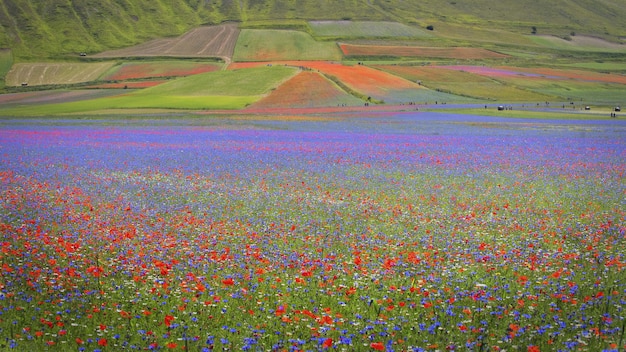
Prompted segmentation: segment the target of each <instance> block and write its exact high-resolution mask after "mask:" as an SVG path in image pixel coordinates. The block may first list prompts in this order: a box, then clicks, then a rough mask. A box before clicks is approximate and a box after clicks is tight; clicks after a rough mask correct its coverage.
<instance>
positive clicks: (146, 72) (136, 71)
mask: <svg viewBox="0 0 626 352" xmlns="http://www.w3.org/2000/svg"><path fill="white" fill-rule="evenodd" d="M221 68H222V65H219V64H214V63H202V62H190V61H154V62H145V61H142V62H126V63H124V64H121V65H117V66H115V67H112V68H111V70H109V72H107V73H106V74H104V75H103V76H102V79H103V80H116V81H123V80H128V79H145V78H154V77H184V76H190V75H195V74H199V73H205V72H213V71H217V70H219V69H221Z"/></svg>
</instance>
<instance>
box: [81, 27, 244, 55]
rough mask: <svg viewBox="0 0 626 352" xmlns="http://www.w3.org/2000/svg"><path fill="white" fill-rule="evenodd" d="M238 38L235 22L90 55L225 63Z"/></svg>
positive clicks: (231, 53) (200, 28)
mask: <svg viewBox="0 0 626 352" xmlns="http://www.w3.org/2000/svg"><path fill="white" fill-rule="evenodd" d="M238 36H239V28H238V25H237V24H236V23H227V24H222V25H219V26H205V27H199V28H196V29H193V30H191V31H189V32H187V33H185V34H183V35H181V36H179V37H176V38H163V39H155V40H151V41H149V42H147V43H144V44H140V45H136V46H132V47H128V48H124V49H118V50H110V51H105V52H103V53H100V54H95V55H92V56H93V57H97V58H111V57H137V56H139V57H143V56H146V57H150V56H172V57H210V58H215V57H218V58H222V59H224V60H225V61H227V62H228V61H229V60H230V58H232V55H233V50H234V49H235V43H236V42H237V38H238Z"/></svg>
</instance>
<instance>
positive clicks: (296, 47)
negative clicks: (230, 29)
mask: <svg viewBox="0 0 626 352" xmlns="http://www.w3.org/2000/svg"><path fill="white" fill-rule="evenodd" d="M233 60H234V61H273V60H274V61H275V60H279V61H280V60H341V52H340V50H339V48H337V45H336V44H335V43H334V42H318V41H316V40H314V39H313V37H312V36H311V35H310V34H308V33H305V32H299V31H293V30H277V29H244V30H242V31H241V33H240V34H239V38H238V40H237V45H236V46H235V51H234V54H233Z"/></svg>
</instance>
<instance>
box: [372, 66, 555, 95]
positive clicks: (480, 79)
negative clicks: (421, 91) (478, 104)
mask: <svg viewBox="0 0 626 352" xmlns="http://www.w3.org/2000/svg"><path fill="white" fill-rule="evenodd" d="M379 68H380V69H382V70H384V71H387V72H390V73H393V74H396V75H399V76H401V77H404V78H406V79H409V80H412V81H421V82H422V84H424V85H425V86H427V87H429V88H431V89H435V90H437V89H438V90H441V91H446V92H450V93H452V94H456V95H460V96H467V97H472V98H476V99H486V100H492V101H545V100H550V99H553V98H554V96H551V95H549V94H547V93H544V92H539V93H537V92H534V91H532V90H530V89H521V88H518V87H517V86H516V85H508V84H503V83H502V82H500V81H498V80H495V79H492V78H489V77H484V76H481V75H477V74H474V73H470V72H463V71H453V70H448V69H444V68H436V67H411V66H389V65H386V66H379Z"/></svg>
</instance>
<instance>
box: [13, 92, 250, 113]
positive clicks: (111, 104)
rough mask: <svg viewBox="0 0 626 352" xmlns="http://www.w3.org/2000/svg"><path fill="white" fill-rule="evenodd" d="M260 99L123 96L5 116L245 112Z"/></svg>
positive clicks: (22, 109)
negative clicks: (137, 111) (134, 111)
mask: <svg viewBox="0 0 626 352" xmlns="http://www.w3.org/2000/svg"><path fill="white" fill-rule="evenodd" d="M258 99H259V97H258V96H168V95H135V94H128V95H119V96H114V97H108V98H100V99H92V100H85V101H78V102H71V103H61V104H49V105H48V104H46V105H32V106H25V107H18V108H10V109H4V110H3V111H2V116H53V115H68V114H88V113H98V112H99V111H103V110H107V111H111V110H117V109H185V110H186V109H191V110H205V109H206V110H213V109H242V108H244V107H246V106H247V105H250V104H252V103H253V102H255V101H256V100H258Z"/></svg>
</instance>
